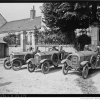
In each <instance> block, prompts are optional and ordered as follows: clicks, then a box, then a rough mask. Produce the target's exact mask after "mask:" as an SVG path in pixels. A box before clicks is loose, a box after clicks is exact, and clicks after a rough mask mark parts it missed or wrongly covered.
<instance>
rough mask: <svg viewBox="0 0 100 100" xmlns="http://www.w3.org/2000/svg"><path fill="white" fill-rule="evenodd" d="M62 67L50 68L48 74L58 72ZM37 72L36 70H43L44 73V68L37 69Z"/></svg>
mask: <svg viewBox="0 0 100 100" xmlns="http://www.w3.org/2000/svg"><path fill="white" fill-rule="evenodd" d="M61 69H62V68H61V67H58V68H55V67H52V68H50V70H49V72H48V74H50V73H55V72H58V71H60V70H61ZM35 72H36V73H37V72H41V73H42V70H41V69H37V70H35Z"/></svg>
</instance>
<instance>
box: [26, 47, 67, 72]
mask: <svg viewBox="0 0 100 100" xmlns="http://www.w3.org/2000/svg"><path fill="white" fill-rule="evenodd" d="M61 48H62V46H59V47H58V49H57V48H56V47H55V46H54V47H52V48H49V50H48V51H45V52H39V53H36V54H35V55H34V58H31V59H29V60H28V61H27V64H28V71H29V72H34V70H35V69H36V68H40V69H42V72H43V73H44V74H47V73H48V72H49V69H50V66H52V65H53V66H54V67H58V65H59V64H60V63H61V61H62V60H63V59H64V58H66V57H67V56H68V54H69V53H68V52H65V51H64V50H62V49H61Z"/></svg>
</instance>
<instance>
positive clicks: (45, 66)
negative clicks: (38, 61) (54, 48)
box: [41, 61, 50, 74]
mask: <svg viewBox="0 0 100 100" xmlns="http://www.w3.org/2000/svg"><path fill="white" fill-rule="evenodd" d="M41 70H42V73H44V74H47V73H48V72H49V70H50V63H49V62H48V61H45V62H43V63H42V65H41Z"/></svg>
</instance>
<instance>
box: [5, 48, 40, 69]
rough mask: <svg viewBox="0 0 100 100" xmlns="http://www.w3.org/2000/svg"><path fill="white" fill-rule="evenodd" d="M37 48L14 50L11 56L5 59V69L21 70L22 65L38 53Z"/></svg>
mask: <svg viewBox="0 0 100 100" xmlns="http://www.w3.org/2000/svg"><path fill="white" fill-rule="evenodd" d="M37 51H38V50H37V49H36V51H35V52H13V53H11V54H10V56H9V57H6V58H5V59H4V64H3V65H4V68H5V69H11V68H12V69H13V70H15V71H16V70H19V69H21V66H22V65H24V64H26V61H27V60H28V59H30V58H33V57H34V55H35V54H36V53H37Z"/></svg>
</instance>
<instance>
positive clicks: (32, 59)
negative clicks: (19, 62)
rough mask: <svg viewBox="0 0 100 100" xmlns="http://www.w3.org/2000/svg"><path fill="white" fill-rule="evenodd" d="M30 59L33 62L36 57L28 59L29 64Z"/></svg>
mask: <svg viewBox="0 0 100 100" xmlns="http://www.w3.org/2000/svg"><path fill="white" fill-rule="evenodd" d="M30 61H31V62H32V63H33V62H34V58H30V59H28V60H27V61H26V63H27V64H28V63H29V62H30Z"/></svg>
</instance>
